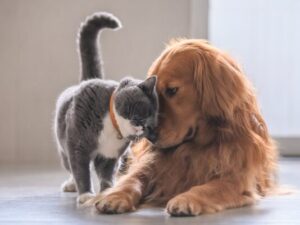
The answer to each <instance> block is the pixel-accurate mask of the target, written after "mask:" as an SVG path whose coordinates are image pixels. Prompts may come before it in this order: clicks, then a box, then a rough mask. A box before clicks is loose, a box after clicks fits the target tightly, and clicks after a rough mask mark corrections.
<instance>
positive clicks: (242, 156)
mask: <svg viewBox="0 0 300 225" xmlns="http://www.w3.org/2000/svg"><path fill="white" fill-rule="evenodd" d="M152 74H155V75H157V76H158V84H157V92H158V95H159V101H160V115H159V127H158V131H157V132H158V139H157V141H156V142H155V143H154V144H152V143H150V142H148V141H146V140H142V141H141V142H139V143H138V144H136V145H135V146H134V148H133V152H134V153H135V157H134V158H133V161H132V163H131V165H130V167H129V170H128V173H127V174H126V175H124V176H122V177H121V178H120V179H119V180H118V182H117V183H116V185H115V186H114V187H113V188H111V189H110V190H108V191H107V192H106V193H105V194H104V195H103V196H99V197H96V199H95V202H96V204H95V207H96V208H97V210H98V211H99V212H101V213H123V212H128V211H132V210H135V209H136V208H137V207H138V206H139V205H140V204H142V203H148V204H149V203H150V204H158V205H163V206H166V211H167V212H168V213H169V214H170V215H173V216H194V215H199V214H202V213H213V212H217V211H220V210H224V209H227V208H234V207H241V206H245V205H250V204H253V203H255V202H256V200H257V199H258V198H259V197H261V196H264V195H266V194H267V193H268V192H270V191H271V190H272V189H273V188H274V186H275V176H274V175H275V173H276V165H277V150H276V146H275V145H274V143H273V140H272V139H271V137H270V135H269V133H268V129H267V126H266V124H265V122H264V119H263V118H262V115H261V113H260V111H259V107H258V105H257V101H256V97H255V93H254V90H253V87H252V86H251V84H250V83H249V81H248V80H247V78H246V76H245V75H244V74H243V72H242V70H241V69H240V67H239V66H238V64H237V63H236V62H235V61H234V60H233V59H232V58H230V57H229V56H228V55H227V54H225V53H224V52H222V51H221V50H219V49H217V48H215V47H213V46H212V45H210V44H208V43H207V42H206V41H203V40H188V39H180V40H174V41H172V42H171V43H170V44H169V45H168V46H167V47H166V49H165V50H164V51H163V52H162V54H161V55H160V56H159V57H158V59H157V60H156V61H155V62H154V63H153V65H152V66H151V68H150V70H149V75H150V76H151V75H152Z"/></svg>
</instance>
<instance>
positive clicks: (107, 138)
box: [97, 113, 126, 158]
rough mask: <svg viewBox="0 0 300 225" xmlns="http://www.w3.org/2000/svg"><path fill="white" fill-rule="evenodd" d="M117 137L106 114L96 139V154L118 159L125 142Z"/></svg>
mask: <svg viewBox="0 0 300 225" xmlns="http://www.w3.org/2000/svg"><path fill="white" fill-rule="evenodd" d="M117 135H118V133H117V130H116V129H115V128H114V126H113V124H112V122H111V119H110V116H109V113H108V114H107V115H106V116H105V117H104V120H103V130H102V132H101V133H100V136H99V138H98V141H99V143H98V149H97V152H98V153H100V154H101V155H103V156H105V157H106V158H117V157H119V151H120V149H121V148H122V147H123V146H124V145H125V144H126V140H125V139H118V138H117Z"/></svg>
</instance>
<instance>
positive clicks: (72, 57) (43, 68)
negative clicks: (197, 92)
mask: <svg viewBox="0 0 300 225" xmlns="http://www.w3.org/2000/svg"><path fill="white" fill-rule="evenodd" d="M201 1H202V0H201ZM191 10H192V8H191V6H190V1H189V0H176V1H174V0H152V1H148V0H113V1H107V0H89V1H84V0H76V1H75V0H56V1H54V0H42V1H41V0H26V1H25V0H1V1H0V30H1V35H0V102H1V106H0V107H1V108H0V125H1V126H0V163H3V162H5V163H10V162H20V161H21V162H28V163H29V162H35V163H36V162H37V161H40V162H41V163H45V162H52V161H58V160H57V156H56V155H57V154H56V149H55V145H54V142H53V138H52V133H51V123H52V118H53V110H54V104H55V99H56V97H57V96H58V94H59V93H60V92H61V91H62V90H63V89H64V88H66V87H67V86H69V85H71V84H74V83H76V82H77V80H78V76H79V73H78V71H79V66H78V65H79V64H78V57H77V53H76V44H75V37H76V33H77V30H78V26H79V24H80V22H81V21H82V20H84V18H85V17H86V16H87V15H90V14H91V13H93V12H95V11H109V12H112V13H114V14H115V15H116V16H118V17H119V18H120V20H121V21H122V23H123V26H124V28H123V29H122V30H119V31H117V32H112V31H108V30H107V31H105V32H103V36H102V41H101V43H102V46H103V48H102V50H103V56H104V62H105V71H106V74H107V78H110V79H116V80H119V79H120V78H121V77H123V76H124V75H127V74H132V75H134V76H136V77H140V78H144V77H145V75H146V72H147V69H148V67H149V66H150V64H151V63H152V61H153V60H154V59H155V58H156V57H157V56H158V55H159V54H160V52H161V51H162V50H163V48H164V43H166V42H168V40H169V39H170V38H172V37H184V36H186V37H189V34H190V32H191V27H190V20H191V16H190V11H191ZM204 23H205V21H204ZM204 26H206V25H204ZM201 32H202V34H203V31H201ZM196 34H199V32H198V33H197V32H196ZM203 35H204V36H206V34H205V33H204V34H203Z"/></svg>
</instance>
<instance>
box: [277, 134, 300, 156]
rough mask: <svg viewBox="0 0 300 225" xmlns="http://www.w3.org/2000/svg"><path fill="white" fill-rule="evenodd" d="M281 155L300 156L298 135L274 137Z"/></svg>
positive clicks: (299, 138)
mask: <svg viewBox="0 0 300 225" xmlns="http://www.w3.org/2000/svg"><path fill="white" fill-rule="evenodd" d="M274 139H275V141H276V142H277V144H278V147H279V152H280V154H281V155H283V156H300V137H274Z"/></svg>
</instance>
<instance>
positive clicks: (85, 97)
mask: <svg viewBox="0 0 300 225" xmlns="http://www.w3.org/2000/svg"><path fill="white" fill-rule="evenodd" d="M117 85H118V83H117V82H115V81H111V80H101V79H90V80H87V81H83V82H81V83H80V84H78V85H74V86H71V87H69V88H67V89H65V90H64V91H63V92H62V93H61V94H60V95H59V97H58V99H57V102H56V112H55V120H54V130H55V132H56V136H57V138H58V139H65V134H66V133H65V132H66V126H67V123H68V122H70V120H72V121H74V122H75V124H81V123H82V122H85V123H86V122H87V121H90V122H92V123H94V122H97V121H95V120H96V119H97V120H102V119H103V117H102V116H103V115H105V113H106V112H107V110H108V105H109V99H110V96H111V94H112V92H113V91H114V89H115V88H116V87H117ZM95 115H96V116H95Z"/></svg>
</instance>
